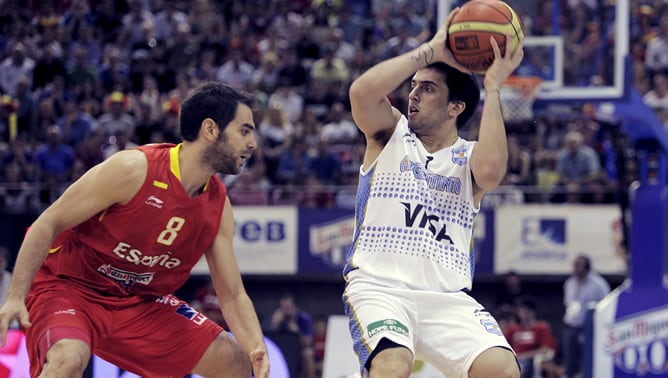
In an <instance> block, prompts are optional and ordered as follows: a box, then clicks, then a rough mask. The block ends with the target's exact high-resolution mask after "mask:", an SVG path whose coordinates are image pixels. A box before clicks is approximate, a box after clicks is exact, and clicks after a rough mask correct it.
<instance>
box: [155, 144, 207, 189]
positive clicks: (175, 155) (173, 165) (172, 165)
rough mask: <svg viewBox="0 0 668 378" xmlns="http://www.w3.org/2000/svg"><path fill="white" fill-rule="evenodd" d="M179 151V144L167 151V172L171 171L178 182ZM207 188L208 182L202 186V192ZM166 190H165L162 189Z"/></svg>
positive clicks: (179, 172)
mask: <svg viewBox="0 0 668 378" xmlns="http://www.w3.org/2000/svg"><path fill="white" fill-rule="evenodd" d="M180 149H181V143H179V144H177V145H176V146H174V147H172V148H171V149H170V150H169V170H170V171H172V174H173V175H174V176H176V178H177V179H179V181H181V166H180V165H179V150H180ZM208 187H209V181H207V182H206V184H204V188H203V189H202V191H203V192H205V191H206V189H207V188H208ZM163 189H167V188H163Z"/></svg>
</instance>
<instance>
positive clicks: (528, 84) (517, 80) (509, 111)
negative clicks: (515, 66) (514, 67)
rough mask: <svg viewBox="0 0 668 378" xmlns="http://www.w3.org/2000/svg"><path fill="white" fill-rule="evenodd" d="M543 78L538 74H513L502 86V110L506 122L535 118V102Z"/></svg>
mask: <svg viewBox="0 0 668 378" xmlns="http://www.w3.org/2000/svg"><path fill="white" fill-rule="evenodd" d="M542 83H543V79H541V78H539V77H537V76H511V77H509V78H508V79H507V80H506V81H505V82H504V83H503V86H502V87H501V112H502V113H503V119H504V120H505V121H506V122H525V121H530V120H532V119H533V103H534V101H535V100H536V96H538V88H539V87H540V85H541V84H542Z"/></svg>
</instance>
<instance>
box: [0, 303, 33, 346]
mask: <svg viewBox="0 0 668 378" xmlns="http://www.w3.org/2000/svg"><path fill="white" fill-rule="evenodd" d="M14 319H17V320H18V321H19V323H20V324H21V327H23V328H28V327H30V326H31V325H32V323H30V318H29V316H28V309H27V308H26V304H25V302H24V301H22V300H18V299H7V301H6V302H5V304H3V305H2V307H0V342H2V346H5V342H6V341H7V329H8V328H9V323H10V322H11V321H12V320H14Z"/></svg>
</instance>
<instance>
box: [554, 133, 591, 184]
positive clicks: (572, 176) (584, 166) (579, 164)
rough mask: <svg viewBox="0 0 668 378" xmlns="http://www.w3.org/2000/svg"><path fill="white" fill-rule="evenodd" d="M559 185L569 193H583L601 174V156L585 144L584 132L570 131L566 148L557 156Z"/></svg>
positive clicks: (565, 139) (566, 139)
mask: <svg viewBox="0 0 668 378" xmlns="http://www.w3.org/2000/svg"><path fill="white" fill-rule="evenodd" d="M556 168H557V172H558V173H559V185H561V188H562V190H565V191H566V192H567V193H568V192H570V193H575V194H577V193H582V192H585V191H587V190H589V185H590V184H591V183H592V182H593V180H594V179H596V178H598V177H599V176H600V174H601V163H600V161H599V157H598V155H597V154H596V151H594V150H593V149H592V148H591V147H589V146H586V145H584V144H583V137H582V133H580V132H579V131H570V132H569V133H568V134H566V137H565V138H564V149H563V150H561V151H560V152H559V154H558V156H557V167H556Z"/></svg>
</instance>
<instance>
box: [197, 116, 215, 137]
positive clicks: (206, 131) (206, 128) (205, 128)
mask: <svg viewBox="0 0 668 378" xmlns="http://www.w3.org/2000/svg"><path fill="white" fill-rule="evenodd" d="M199 131H200V134H201V135H202V136H203V137H204V139H206V140H210V141H215V140H216V139H218V133H219V132H220V130H219V129H218V124H216V122H215V121H214V120H212V119H211V118H205V119H204V121H202V125H201V126H200V129H199Z"/></svg>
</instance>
